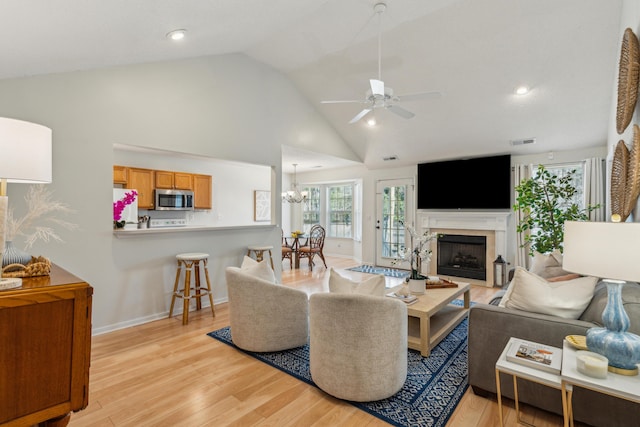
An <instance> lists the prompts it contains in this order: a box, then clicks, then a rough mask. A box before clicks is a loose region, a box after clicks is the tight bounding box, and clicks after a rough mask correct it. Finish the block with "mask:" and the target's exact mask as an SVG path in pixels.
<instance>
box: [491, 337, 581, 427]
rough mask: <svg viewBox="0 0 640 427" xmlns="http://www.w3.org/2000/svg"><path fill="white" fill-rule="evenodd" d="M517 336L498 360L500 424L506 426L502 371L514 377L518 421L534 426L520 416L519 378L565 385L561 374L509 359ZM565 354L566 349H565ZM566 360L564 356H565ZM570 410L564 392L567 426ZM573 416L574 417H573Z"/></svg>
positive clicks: (553, 384) (497, 390) (497, 382)
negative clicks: (501, 385) (501, 379)
mask: <svg viewBox="0 0 640 427" xmlns="http://www.w3.org/2000/svg"><path fill="white" fill-rule="evenodd" d="M514 340H515V338H511V339H509V342H508V343H507V345H506V346H505V347H504V350H502V354H500V357H499V358H498V361H497V362H496V394H497V395H498V413H499V414H500V425H501V426H504V419H503V414H502V392H501V390H500V373H501V372H502V373H505V374H509V375H511V376H512V377H513V394H514V396H513V397H514V400H515V405H516V416H517V419H518V423H520V424H524V425H527V426H532V424H530V423H528V422H526V421H523V420H522V418H521V416H520V403H519V401H518V378H522V379H525V380H529V381H533V382H535V383H538V384H542V385H545V386H547V387H551V388H555V389H556V390H563V387H564V386H565V385H564V383H563V382H562V379H561V377H560V375H557V374H552V373H550V372H546V371H542V370H540V369H535V368H530V367H528V366H524V365H520V364H519V363H513V362H510V361H508V360H507V351H508V350H509V347H511V345H515V344H513V342H514ZM563 355H564V351H563ZM563 361H564V357H563ZM566 387H567V390H570V391H572V388H571V385H570V384H566ZM569 411H570V407H569V406H568V405H567V400H566V396H565V393H564V392H563V393H562V413H563V418H564V423H565V426H566V425H567V419H568V416H569V415H570V414H569ZM571 418H573V417H571Z"/></svg>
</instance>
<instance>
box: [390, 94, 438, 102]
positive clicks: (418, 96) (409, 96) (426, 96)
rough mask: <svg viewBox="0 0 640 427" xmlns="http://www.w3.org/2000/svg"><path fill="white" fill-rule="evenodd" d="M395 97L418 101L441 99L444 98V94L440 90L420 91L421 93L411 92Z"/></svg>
mask: <svg viewBox="0 0 640 427" xmlns="http://www.w3.org/2000/svg"><path fill="white" fill-rule="evenodd" d="M394 98H398V100H399V101H402V102H406V101H418V100H421V99H439V98H442V94H441V93H440V92H419V93H409V94H407V95H396V96H395V97H394Z"/></svg>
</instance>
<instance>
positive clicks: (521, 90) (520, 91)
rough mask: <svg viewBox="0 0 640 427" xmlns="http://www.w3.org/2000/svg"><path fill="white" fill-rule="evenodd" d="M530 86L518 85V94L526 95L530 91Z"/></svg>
mask: <svg viewBox="0 0 640 427" xmlns="http://www.w3.org/2000/svg"><path fill="white" fill-rule="evenodd" d="M529 90H530V89H529V86H524V85H523V86H518V87H517V88H516V95H526V94H528V93H529Z"/></svg>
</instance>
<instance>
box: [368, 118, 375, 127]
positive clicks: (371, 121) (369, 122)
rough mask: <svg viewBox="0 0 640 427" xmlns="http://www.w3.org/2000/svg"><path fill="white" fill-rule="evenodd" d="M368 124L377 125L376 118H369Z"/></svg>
mask: <svg viewBox="0 0 640 427" xmlns="http://www.w3.org/2000/svg"><path fill="white" fill-rule="evenodd" d="M367 124H368V125H369V126H375V125H376V119H374V118H371V119H369V120H367Z"/></svg>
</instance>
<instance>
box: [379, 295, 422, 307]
mask: <svg viewBox="0 0 640 427" xmlns="http://www.w3.org/2000/svg"><path fill="white" fill-rule="evenodd" d="M387 296H388V297H389V298H395V299H399V300H400V301H402V302H404V303H405V304H407V305H411V304H415V303H416V302H417V301H418V297H416V296H415V295H411V294H409V295H402V294H399V293H397V292H389V293H388V294H387Z"/></svg>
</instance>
